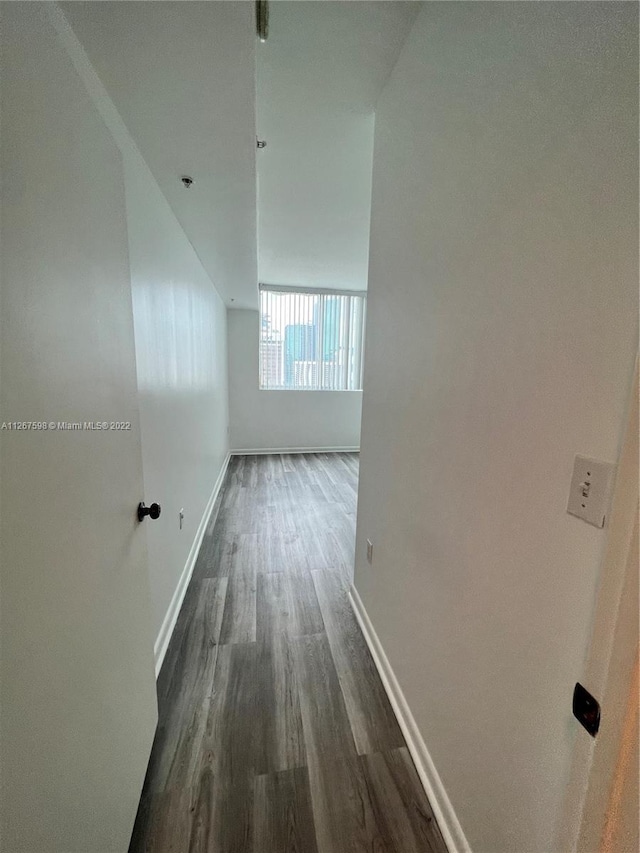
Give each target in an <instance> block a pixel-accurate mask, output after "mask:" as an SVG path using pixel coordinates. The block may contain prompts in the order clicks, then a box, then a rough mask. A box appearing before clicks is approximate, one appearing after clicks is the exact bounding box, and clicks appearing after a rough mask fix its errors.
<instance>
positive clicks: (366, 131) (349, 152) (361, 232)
mask: <svg viewBox="0 0 640 853" xmlns="http://www.w3.org/2000/svg"><path fill="white" fill-rule="evenodd" d="M417 9H418V4H416V3H412V2H409V3H405V2H396V0H392V2H384V0H382V2H378V0H376V2H357V3H353V2H339V3H326V2H309V3H299V2H287V0H282V1H281V2H277V3H272V4H271V6H270V14H269V38H268V39H267V41H266V42H264V43H263V44H260V43H258V45H257V54H256V55H257V79H258V97H257V127H258V135H259V137H260V138H261V139H265V140H266V141H267V147H266V148H264V149H262V150H260V151H258V158H257V162H258V245H259V253H258V255H259V257H258V271H259V279H260V281H262V282H268V283H270V284H292V285H306V286H315V287H333V288H344V289H347V290H366V287H367V265H368V252H369V214H370V205H371V161H372V156H373V123H374V117H373V109H374V105H375V101H376V99H377V97H378V95H379V94H380V91H381V89H382V86H383V85H384V83H385V81H386V79H387V77H388V76H389V73H390V71H391V69H392V68H393V65H394V64H395V61H396V59H397V56H398V53H399V51H400V47H401V46H402V43H403V41H404V39H405V38H406V35H407V33H408V31H409V29H410V27H411V24H412V22H413V20H414V19H415V15H416V12H417ZM234 307H236V308H238V307H243V308H245V307H257V301H256V303H255V305H254V306H247V305H246V304H241V303H238V302H236V305H235V306H234Z"/></svg>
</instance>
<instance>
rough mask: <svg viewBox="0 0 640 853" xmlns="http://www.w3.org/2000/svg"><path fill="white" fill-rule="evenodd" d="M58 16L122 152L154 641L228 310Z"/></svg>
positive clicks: (204, 486) (206, 456)
mask: <svg viewBox="0 0 640 853" xmlns="http://www.w3.org/2000/svg"><path fill="white" fill-rule="evenodd" d="M56 20H57V21H58V22H59V26H60V27H61V28H62V30H63V33H64V38H65V39H66V45H67V49H68V50H69V52H70V54H71V56H72V58H73V60H74V62H75V64H76V69H77V70H78V72H79V73H80V75H81V77H82V79H83V82H84V84H85V85H86V86H87V88H88V90H89V93H90V94H91V97H92V99H93V101H94V103H95V105H96V107H97V109H98V110H99V111H100V113H101V115H102V118H103V120H104V121H105V123H106V124H107V127H108V128H109V130H110V131H111V133H112V135H113V137H114V139H115V141H116V143H117V145H118V147H119V148H120V151H121V153H122V156H123V160H124V169H125V192H126V216H127V227H128V233H129V263H130V270H131V290H132V301H133V319H134V329H135V339H136V361H137V372H138V391H139V394H138V397H139V406H140V424H141V430H142V459H143V470H144V482H145V495H144V498H145V501H146V503H147V504H149V503H151V502H153V501H157V502H158V503H159V504H160V505H161V506H162V514H161V516H160V518H159V519H158V520H157V521H151V522H149V523H148V524H147V525H146V527H147V538H148V548H149V580H150V585H151V605H152V618H153V630H154V635H155V636H156V637H157V638H159V639H160V640H162V639H166V637H164V638H163V637H160V636H159V635H160V633H161V629H162V627H163V622H164V620H165V617H166V616H167V613H168V610H169V606H170V604H171V601H172V598H173V595H174V592H175V590H176V588H177V586H178V582H179V580H180V578H181V575H182V573H183V570H184V568H185V564H186V561H187V558H188V556H189V552H190V549H191V546H192V544H193V541H194V538H195V535H196V530H197V528H198V525H199V523H200V520H201V518H202V515H203V512H204V510H205V507H206V505H207V501H208V499H209V497H210V495H211V491H212V489H213V487H214V484H215V483H216V480H217V478H218V475H219V473H220V471H221V468H222V465H223V463H224V461H225V458H226V455H227V449H228V435H227V430H228V391H227V376H228V370H227V341H226V309H225V307H224V304H223V302H222V300H221V298H220V296H219V295H218V293H217V291H216V289H215V288H214V286H213V284H212V283H211V280H210V279H209V277H208V275H207V273H206V272H205V271H204V269H203V267H202V265H201V264H200V262H199V260H198V258H197V256H196V254H195V252H194V250H193V248H192V247H191V245H190V243H189V241H188V240H187V238H186V236H185V234H184V232H183V230H182V228H181V227H180V225H179V224H178V222H177V220H176V218H175V216H174V215H173V213H172V211H171V208H170V207H169V205H168V203H167V201H166V200H165V198H164V196H163V194H162V192H161V191H160V189H159V187H158V185H157V183H156V182H155V180H154V178H153V176H152V174H151V172H150V171H149V169H148V167H147V165H146V163H145V161H144V159H143V158H142V156H141V155H140V153H139V151H138V149H137V147H136V145H135V143H134V142H133V140H132V138H131V136H130V134H129V131H128V129H127V128H126V126H125V124H124V122H123V121H122V118H121V117H120V115H119V113H118V112H117V110H116V108H115V106H114V104H113V102H112V101H111V99H110V97H109V95H108V93H107V91H106V89H105V88H104V86H103V85H102V82H101V81H100V79H99V78H98V76H97V75H96V73H95V70H94V69H93V67H92V66H91V64H90V63H89V60H88V59H87V57H86V54H85V53H84V50H83V48H82V46H81V45H80V43H79V42H78V40H77V39H76V37H75V35H74V33H73V32H72V31H71V30H70V29H69V28H68V27H66V26H65V23H66V22H65V21H64V18H63V17H62V15H60V14H58V16H57V18H56ZM181 508H184V511H185V518H184V524H183V528H182V530H180V529H179V524H178V513H179V511H180V509H181ZM164 627H165V628H167V627H169V628H170V627H171V625H170V624H169V625H167V624H165V626H164Z"/></svg>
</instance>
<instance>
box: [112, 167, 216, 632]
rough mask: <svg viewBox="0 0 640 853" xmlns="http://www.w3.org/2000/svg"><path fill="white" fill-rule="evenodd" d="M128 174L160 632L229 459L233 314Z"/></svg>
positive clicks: (140, 181) (166, 215)
mask: <svg viewBox="0 0 640 853" xmlns="http://www.w3.org/2000/svg"><path fill="white" fill-rule="evenodd" d="M125 178H126V193H127V221H128V225H129V252H130V264H131V285H132V297H133V319H134V328H135V336H136V360H137V365H138V399H139V405H140V424H141V428H142V461H143V466H144V485H145V499H146V502H147V503H150V502H152V501H157V502H158V503H159V504H160V505H161V506H162V515H161V517H160V518H159V519H158V521H157V522H152V523H151V524H149V526H148V531H147V538H148V543H149V577H150V581H151V599H152V608H153V624H154V631H155V635H156V636H157V635H158V632H159V631H160V627H161V625H162V622H163V619H164V617H165V614H166V612H167V609H168V607H169V604H170V602H171V599H172V596H173V593H174V591H175V589H176V586H177V584H178V581H179V579H180V575H181V573H182V570H183V568H184V566H185V563H186V560H187V557H188V555H189V550H190V548H191V545H192V544H193V540H194V538H195V535H196V531H197V528H198V525H199V523H200V520H201V518H202V514H203V512H204V509H205V507H206V505H207V501H208V500H209V496H210V495H211V490H212V489H213V486H214V484H215V482H216V480H217V477H218V474H219V472H220V470H221V468H222V465H223V463H224V461H225V457H226V454H227V449H228V436H227V427H228V422H229V413H228V392H227V376H228V371H227V321H226V313H227V312H226V308H225V306H224V303H223V301H222V299H221V298H220V296H219V295H218V293H217V291H216V290H215V288H214V287H213V285H212V284H211V280H210V279H209V277H208V275H207V274H206V272H205V271H204V269H203V268H202V266H201V264H200V262H199V261H198V258H197V257H196V255H195V253H194V251H193V249H192V247H191V245H190V244H189V242H188V240H187V238H186V237H185V235H184V232H183V231H182V229H181V228H180V226H179V225H178V223H177V222H176V219H175V217H174V216H173V214H172V212H171V209H170V208H169V205H168V204H167V202H166V200H165V199H164V196H163V195H162V193H161V192H160V190H159V189H158V186H157V184H156V183H155V181H153V179H152V178H151V176H150V175H149V173H148V172H147V170H145V169H141V168H140V167H139V163H138V162H137V161H136V159H135V158H134V157H128V156H127V157H125ZM181 508H183V509H184V523H183V527H182V530H180V529H179V523H178V514H179V512H180V509H181Z"/></svg>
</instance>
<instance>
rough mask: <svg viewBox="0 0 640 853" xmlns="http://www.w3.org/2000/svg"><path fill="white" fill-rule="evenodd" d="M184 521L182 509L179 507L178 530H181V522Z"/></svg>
mask: <svg viewBox="0 0 640 853" xmlns="http://www.w3.org/2000/svg"><path fill="white" fill-rule="evenodd" d="M183 521H184V509H182V508H181V509H180V512H179V513H178V524H179V525H180V530H182V522H183Z"/></svg>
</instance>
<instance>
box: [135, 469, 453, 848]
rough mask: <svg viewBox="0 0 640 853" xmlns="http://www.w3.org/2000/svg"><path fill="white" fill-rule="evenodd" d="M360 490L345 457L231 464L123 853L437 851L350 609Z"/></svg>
mask: <svg viewBox="0 0 640 853" xmlns="http://www.w3.org/2000/svg"><path fill="white" fill-rule="evenodd" d="M357 482H358V457H357V455H356V454H348V453H344V454H304V455H272V456H244V457H243V456H238V457H233V458H232V459H231V462H230V465H229V470H228V473H227V476H226V480H225V483H224V486H223V488H222V490H221V493H220V496H219V498H218V501H217V503H216V506H215V507H214V509H213V512H212V515H211V519H210V520H209V524H208V527H207V531H206V534H205V537H204V540H203V543H202V547H201V549H200V553H199V556H198V560H197V564H196V566H195V569H194V573H193V578H192V580H191V583H190V585H189V589H188V591H187V595H186V597H185V601H184V604H183V606H182V610H181V611H180V615H179V617H178V622H177V624H176V628H175V631H174V634H173V637H172V639H171V643H170V646H169V649H168V651H167V655H166V658H165V661H164V665H163V667H162V671H161V673H160V678H159V679H158V703H159V713H160V719H159V724H158V730H157V733H156V739H155V742H154V746H153V752H152V755H151V760H150V763H149V769H148V772H147V778H146V781H145V786H144V790H143V794H142V799H141V801H140V808H139V810H138V816H137V819H136V825H135V829H134V832H133V837H132V839H131V846H130V853H141V851H153V853H168V851H172V853H196V851H197V853H360V851H362V853H446V848H445V845H444V842H443V840H442V837H441V835H440V832H439V830H438V827H437V824H436V821H435V819H434V817H433V814H432V812H431V809H430V806H429V803H428V801H427V799H426V797H425V795H424V792H423V790H422V788H421V786H420V783H419V781H418V777H417V774H416V771H415V768H414V766H413V763H412V761H411V758H410V756H409V753H408V751H407V748H406V745H405V743H404V740H403V737H402V734H401V732H400V729H399V727H398V724H397V722H396V719H395V717H394V715H393V712H392V710H391V707H390V705H389V702H388V699H387V697H386V694H385V692H384V688H383V686H382V683H381V681H380V679H379V677H378V674H377V672H376V669H375V666H374V663H373V660H372V658H371V656H370V654H369V651H368V649H367V646H366V644H365V641H364V638H363V636H362V633H361V632H360V629H359V627H358V624H357V622H356V620H355V618H354V616H353V614H352V611H351V608H350V605H349V602H348V599H347V591H348V587H349V584H350V582H351V574H352V567H353V556H354V555H353V552H354V540H355V511H356V492H357Z"/></svg>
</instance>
